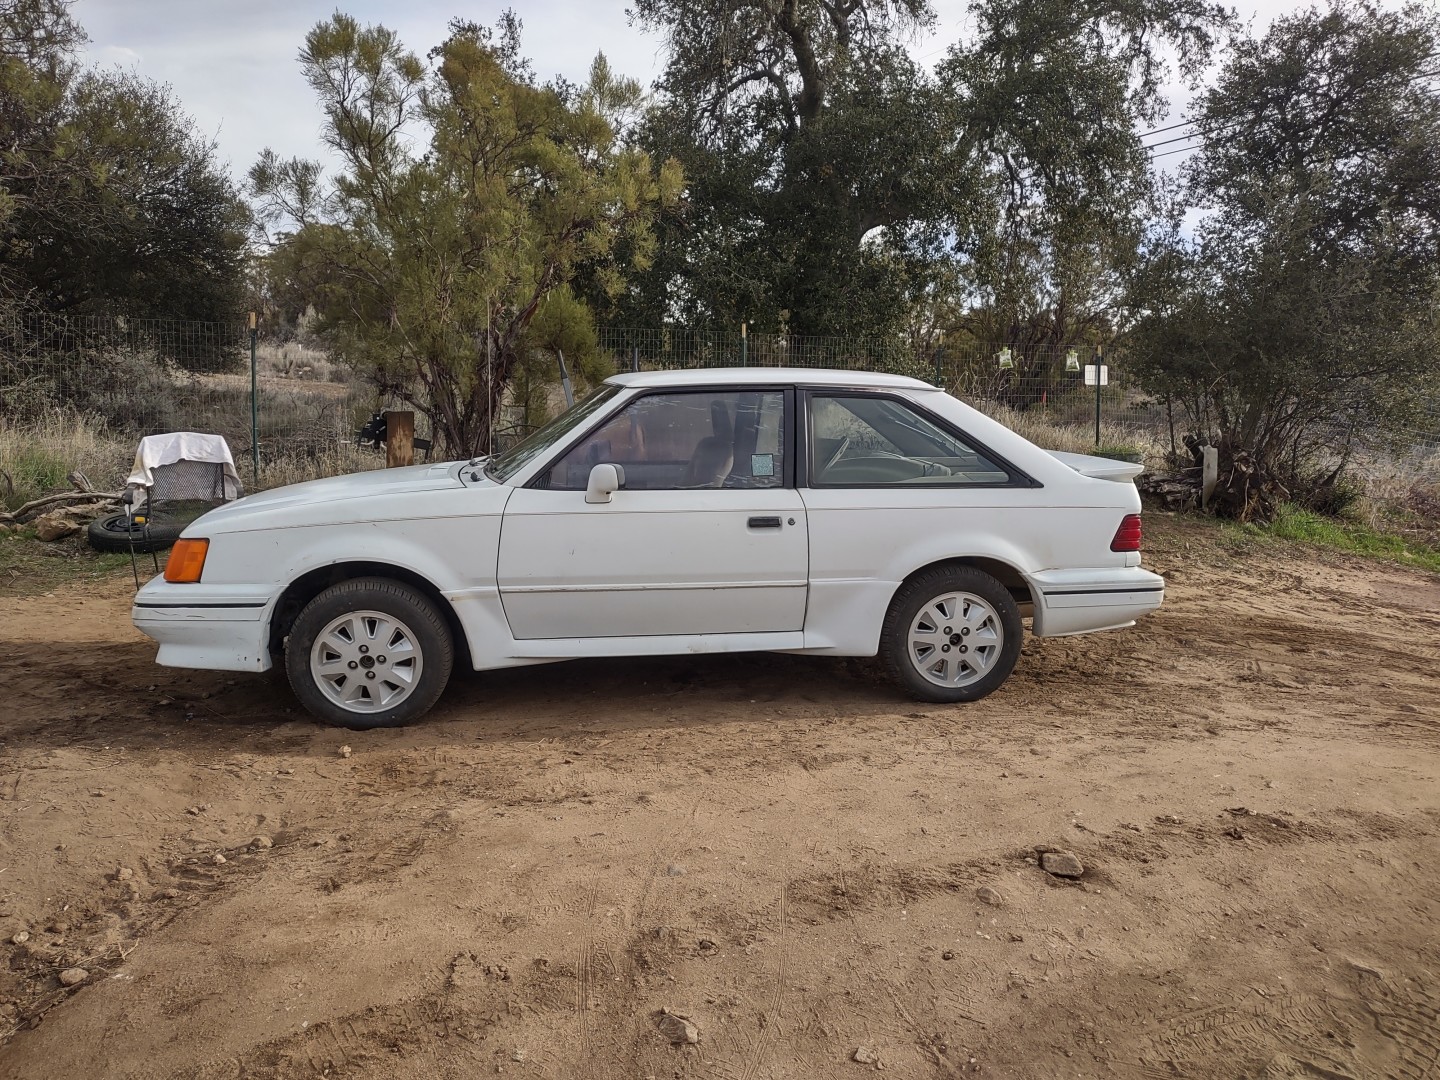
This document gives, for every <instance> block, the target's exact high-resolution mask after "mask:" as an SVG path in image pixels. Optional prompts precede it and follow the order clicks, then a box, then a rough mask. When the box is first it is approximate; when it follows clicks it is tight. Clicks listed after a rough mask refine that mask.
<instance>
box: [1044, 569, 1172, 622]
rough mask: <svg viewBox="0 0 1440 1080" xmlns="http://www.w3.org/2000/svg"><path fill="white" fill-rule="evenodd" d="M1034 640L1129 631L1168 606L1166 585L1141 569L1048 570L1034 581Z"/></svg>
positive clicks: (1156, 576)
mask: <svg viewBox="0 0 1440 1080" xmlns="http://www.w3.org/2000/svg"><path fill="white" fill-rule="evenodd" d="M1030 591H1031V592H1032V593H1033V594H1034V597H1035V623H1034V634H1035V636H1036V637H1064V636H1066V635H1068V634H1086V633H1089V632H1091V631H1093V630H1116V629H1119V628H1120V627H1122V626H1131V625H1133V624H1134V622H1135V620H1136V619H1138V618H1140V616H1142V615H1147V614H1149V613H1150V612H1152V611H1154V610H1155V609H1156V608H1158V607H1159V606H1160V605H1161V603H1163V602H1164V600H1165V579H1164V578H1162V577H1161V576H1160V575H1158V574H1152V573H1150V571H1148V570H1142V569H1140V568H1139V567H1138V566H1123V567H1104V568H1096V569H1085V570H1046V571H1043V572H1042V573H1039V574H1031V575H1030Z"/></svg>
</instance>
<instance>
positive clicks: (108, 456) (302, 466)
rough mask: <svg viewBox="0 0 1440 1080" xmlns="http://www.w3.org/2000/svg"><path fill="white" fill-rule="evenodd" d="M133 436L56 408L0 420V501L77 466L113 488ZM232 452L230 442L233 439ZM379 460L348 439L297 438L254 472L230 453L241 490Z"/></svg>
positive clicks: (129, 456)
mask: <svg viewBox="0 0 1440 1080" xmlns="http://www.w3.org/2000/svg"><path fill="white" fill-rule="evenodd" d="M136 443H137V440H136V439H135V438H134V437H132V436H128V435H119V434H116V433H115V432H112V431H111V430H110V429H109V428H108V427H107V426H106V424H105V422H104V421H103V420H101V419H99V418H97V417H95V416H87V415H83V414H80V413H76V412H73V411H71V410H67V409H56V410H54V411H52V412H49V413H45V414H43V415H41V416H39V417H36V418H34V419H32V420H29V421H26V422H25V423H23V424H15V423H12V422H8V421H5V420H0V500H3V502H4V504H5V505H6V506H7V507H9V508H11V509H14V508H15V507H17V506H19V505H21V504H22V503H25V502H28V501H29V500H31V499H35V498H38V497H40V496H41V495H47V494H50V493H51V492H55V491H65V490H68V489H69V487H70V484H69V482H68V481H67V480H66V476H67V475H68V474H69V473H70V472H72V471H73V470H77V469H78V470H79V471H81V472H83V473H84V474H85V475H86V476H87V477H89V479H90V482H91V483H92V484H93V485H94V486H95V487H96V488H98V489H100V490H103V491H118V490H119V489H120V488H121V487H122V486H123V485H124V483H125V478H126V477H127V476H128V475H129V474H130V467H131V465H132V463H133V462H134V460H135V447H136ZM231 449H232V452H233V451H234V449H235V448H234V447H233V446H232V448H231ZM384 464H385V455H384V454H383V453H377V452H376V451H374V450H368V449H360V448H357V447H356V446H355V445H354V443H353V442H351V441H350V440H349V439H348V438H342V437H340V436H338V435H337V436H334V437H332V438H329V439H313V440H312V439H306V440H301V442H300V444H299V445H297V446H291V447H289V448H288V449H287V448H285V447H284V446H283V444H282V447H281V449H280V451H279V452H278V453H274V454H271V453H269V452H268V451H265V452H263V453H262V458H261V462H260V479H259V483H258V484H256V483H255V482H254V480H253V476H252V470H251V464H250V459H249V458H248V457H247V456H245V455H244V454H243V453H242V454H237V455H236V462H235V466H236V469H237V470H238V471H239V473H240V478H241V480H242V482H243V483H244V484H245V486H246V488H247V489H251V490H257V491H258V490H263V489H265V488H272V487H281V486H283V485H285V484H295V483H299V482H300V481H302V480H314V479H316V478H318V477H322V476H336V475H339V474H341V473H353V472H364V471H366V470H368V469H378V468H380V467H382V466H383V465H384Z"/></svg>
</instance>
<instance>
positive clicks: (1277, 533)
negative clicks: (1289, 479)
mask: <svg viewBox="0 0 1440 1080" xmlns="http://www.w3.org/2000/svg"><path fill="white" fill-rule="evenodd" d="M1237 528H1238V529H1240V530H1241V531H1242V532H1243V533H1244V534H1246V535H1247V536H1258V537H1271V538H1275V539H1279V540H1294V541H1297V542H1298V543H1302V544H1313V545H1315V546H1316V547H1325V548H1331V549H1333V550H1335V551H1345V552H1349V553H1351V554H1353V555H1368V556H1370V557H1372V558H1377V559H1388V560H1390V561H1392V562H1398V563H1403V564H1404V565H1406V566H1418V567H1420V568H1421V569H1424V570H1432V571H1434V572H1436V573H1440V549H1437V548H1433V547H1430V546H1428V545H1426V544H1422V543H1418V542H1415V541H1411V540H1407V539H1405V538H1404V537H1403V536H1396V535H1394V534H1393V533H1385V532H1378V531H1376V530H1375V529H1371V528H1369V527H1368V526H1365V525H1361V524H1358V523H1355V522H1347V521H1340V520H1336V519H1335V518H1328V517H1324V516H1322V515H1320V514H1316V513H1313V512H1311V511H1309V510H1302V509H1300V508H1299V507H1297V506H1291V505H1288V504H1287V505H1285V506H1282V507H1281V508H1280V512H1279V513H1278V514H1277V515H1276V517H1275V520H1274V521H1272V522H1270V524H1268V525H1241V526H1237Z"/></svg>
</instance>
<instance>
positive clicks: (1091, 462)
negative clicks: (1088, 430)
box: [1050, 450, 1145, 484]
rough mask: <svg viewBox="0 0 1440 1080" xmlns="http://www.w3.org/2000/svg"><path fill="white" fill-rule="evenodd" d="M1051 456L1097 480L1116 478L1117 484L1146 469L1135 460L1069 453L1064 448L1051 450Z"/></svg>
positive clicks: (1126, 482)
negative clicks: (1118, 459) (1119, 459)
mask: <svg viewBox="0 0 1440 1080" xmlns="http://www.w3.org/2000/svg"><path fill="white" fill-rule="evenodd" d="M1050 456H1051V457H1053V458H1054V459H1055V460H1056V461H1059V462H1061V463H1062V464H1065V465H1069V466H1070V468H1072V469H1074V470H1075V471H1076V472H1078V473H1079V474H1080V475H1081V476H1093V477H1094V478H1095V479H1096V480H1114V481H1115V482H1116V483H1117V484H1128V483H1130V482H1131V481H1133V480H1134V479H1135V478H1136V477H1137V476H1139V475H1140V474H1141V473H1142V472H1144V471H1145V466H1144V465H1140V464H1137V463H1136V462H1133V461H1117V460H1115V459H1114V458H1104V457H1091V456H1090V455H1089V454H1067V453H1065V452H1064V451H1062V450H1051V451H1050Z"/></svg>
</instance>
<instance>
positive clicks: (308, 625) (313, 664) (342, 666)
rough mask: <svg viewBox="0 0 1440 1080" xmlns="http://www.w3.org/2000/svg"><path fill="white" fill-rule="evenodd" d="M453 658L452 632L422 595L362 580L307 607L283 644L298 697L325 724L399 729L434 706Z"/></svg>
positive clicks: (328, 592)
mask: <svg viewBox="0 0 1440 1080" xmlns="http://www.w3.org/2000/svg"><path fill="white" fill-rule="evenodd" d="M454 655H455V654H454V644H453V642H452V640H451V637H450V628H449V626H448V625H446V622H445V618H444V616H442V615H441V614H440V612H439V611H437V610H436V608H435V605H434V604H433V603H432V602H431V601H430V599H429V598H428V597H426V596H425V595H424V594H423V593H421V592H420V591H418V590H417V589H413V588H411V587H410V586H409V585H405V584H402V583H401V582H398V581H390V580H387V579H385V578H357V579H356V580H354V581H342V582H341V583H340V584H338V585H332V586H331V587H330V588H328V589H326V590H325V591H324V592H322V593H321V594H320V595H319V596H317V597H315V599H313V600H311V601H310V603H308V604H306V605H305V608H304V609H303V610H302V611H301V612H300V614H299V616H298V617H297V618H296V620H295V625H294V626H292V627H291V629H290V634H289V637H288V638H287V639H286V641H285V670H286V673H287V674H288V675H289V676H290V686H291V688H292V689H294V691H295V696H296V697H298V698H299V699H300V702H301V704H303V705H304V706H305V707H306V708H307V709H309V710H310V712H312V713H314V714H315V715H316V716H318V717H319V718H320V719H322V720H325V721H328V722H329V723H332V724H338V725H340V726H342V727H348V728H356V729H364V728H378V727H395V726H397V725H400V724H405V723H408V722H409V721H411V720H414V719H415V718H416V717H418V716H421V715H422V714H424V713H425V712H426V711H428V710H429V709H430V707H431V706H432V705H434V704H435V702H436V701H437V700H438V699H439V697H440V694H441V692H442V691H443V690H444V689H445V684H446V683H447V682H448V681H449V679H450V669H451V667H452V666H453V664H454Z"/></svg>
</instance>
